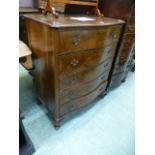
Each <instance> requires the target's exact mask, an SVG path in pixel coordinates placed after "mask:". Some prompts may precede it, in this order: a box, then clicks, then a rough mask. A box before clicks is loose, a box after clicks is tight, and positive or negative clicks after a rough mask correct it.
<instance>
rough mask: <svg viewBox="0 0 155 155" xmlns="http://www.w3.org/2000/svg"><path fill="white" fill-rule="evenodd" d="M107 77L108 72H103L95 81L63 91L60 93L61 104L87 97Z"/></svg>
mask: <svg viewBox="0 0 155 155" xmlns="http://www.w3.org/2000/svg"><path fill="white" fill-rule="evenodd" d="M108 75H109V70H108V71H106V72H104V73H103V74H102V75H101V76H99V77H98V78H97V79H95V80H93V81H91V82H89V83H86V84H83V85H78V86H76V87H71V89H68V90H65V91H63V92H61V93H60V96H59V97H60V99H61V102H60V103H61V104H65V103H67V102H69V101H71V100H74V99H77V98H79V97H81V96H84V95H87V94H89V93H90V92H92V91H93V90H95V89H96V88H97V86H99V85H100V84H101V83H102V82H103V81H106V80H107V79H108Z"/></svg>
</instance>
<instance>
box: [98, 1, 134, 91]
mask: <svg viewBox="0 0 155 155" xmlns="http://www.w3.org/2000/svg"><path fill="white" fill-rule="evenodd" d="M99 4H100V6H99V8H100V10H101V12H103V13H104V15H105V16H106V17H112V18H117V19H123V20H125V21H126V24H125V26H124V29H123V32H122V35H121V40H120V42H119V45H118V48H117V52H116V55H115V59H114V62H113V65H112V69H111V73H110V77H109V82H108V87H107V90H111V89H113V88H115V87H118V86H119V85H120V84H121V83H122V82H124V81H125V78H126V75H127V73H128V71H129V70H131V66H132V65H133V63H131V62H133V58H134V46H135V8H134V0H103V3H99Z"/></svg>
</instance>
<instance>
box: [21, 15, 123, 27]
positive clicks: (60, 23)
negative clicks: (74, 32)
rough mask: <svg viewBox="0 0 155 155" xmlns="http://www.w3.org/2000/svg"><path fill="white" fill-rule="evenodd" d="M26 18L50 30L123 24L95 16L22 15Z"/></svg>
mask: <svg viewBox="0 0 155 155" xmlns="http://www.w3.org/2000/svg"><path fill="white" fill-rule="evenodd" d="M24 16H25V17H26V18H28V19H31V20H34V21H36V22H39V23H42V24H45V25H48V26H50V27H52V28H65V27H88V26H91V27H100V26H101V27H103V26H108V25H118V24H124V23H125V22H124V21H123V20H120V19H113V18H107V17H96V16H83V15H82V16H79V15H78V16H77V15H60V17H59V18H58V19H55V18H54V17H52V16H51V15H47V16H45V15H43V14H28V15H24Z"/></svg>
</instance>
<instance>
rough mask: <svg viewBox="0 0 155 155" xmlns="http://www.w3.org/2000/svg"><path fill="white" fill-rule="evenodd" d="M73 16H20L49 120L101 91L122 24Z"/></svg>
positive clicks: (62, 115)
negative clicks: (50, 114)
mask: <svg viewBox="0 0 155 155" xmlns="http://www.w3.org/2000/svg"><path fill="white" fill-rule="evenodd" d="M76 18H77V17H75V18H74V17H72V16H60V17H59V18H58V19H54V18H52V17H51V16H50V17H49V16H47V17H46V16H44V15H27V16H26V25H27V32H28V40H29V46H30V48H31V50H32V52H33V57H34V58H33V62H34V66H35V70H34V78H35V81H36V87H37V91H38V97H39V99H40V101H41V102H42V103H43V104H44V105H45V106H46V107H47V108H48V109H49V111H50V112H51V113H52V116H53V120H54V123H55V126H58V125H59V123H60V121H61V120H62V118H64V116H66V115H67V114H69V113H71V112H72V111H75V110H77V109H80V108H82V107H84V106H86V105H88V104H90V103H92V102H93V101H94V100H95V99H96V98H97V97H98V96H100V95H101V94H102V95H104V94H105V89H106V86H107V82H108V81H107V80H108V76H109V71H110V69H111V65H112V62H113V58H114V55H115V51H116V47H117V43H118V41H119V38H120V34H121V30H122V25H123V24H124V22H123V21H121V20H115V19H111V18H99V17H89V18H90V19H91V20H90V21H87V22H86V21H79V20H75V19H76ZM78 18H79V19H80V17H78ZM78 18H77V19H78Z"/></svg>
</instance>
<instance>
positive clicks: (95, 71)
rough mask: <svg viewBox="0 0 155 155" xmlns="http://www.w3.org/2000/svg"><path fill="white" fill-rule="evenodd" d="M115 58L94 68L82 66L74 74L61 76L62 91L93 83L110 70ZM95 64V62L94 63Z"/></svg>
mask: <svg viewBox="0 0 155 155" xmlns="http://www.w3.org/2000/svg"><path fill="white" fill-rule="evenodd" d="M112 61H113V57H111V58H109V59H107V60H106V61H104V62H103V63H101V64H99V65H97V66H95V65H94V66H92V68H90V67H88V66H82V67H80V68H79V69H77V70H76V69H75V71H72V72H65V74H64V73H63V74H61V75H60V76H59V80H60V91H64V89H67V88H69V87H76V86H78V85H79V84H84V83H86V82H89V81H92V80H94V79H96V78H97V77H98V76H100V75H101V74H102V73H103V72H105V71H108V70H110V68H111V64H112ZM92 63H93V62H92Z"/></svg>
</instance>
